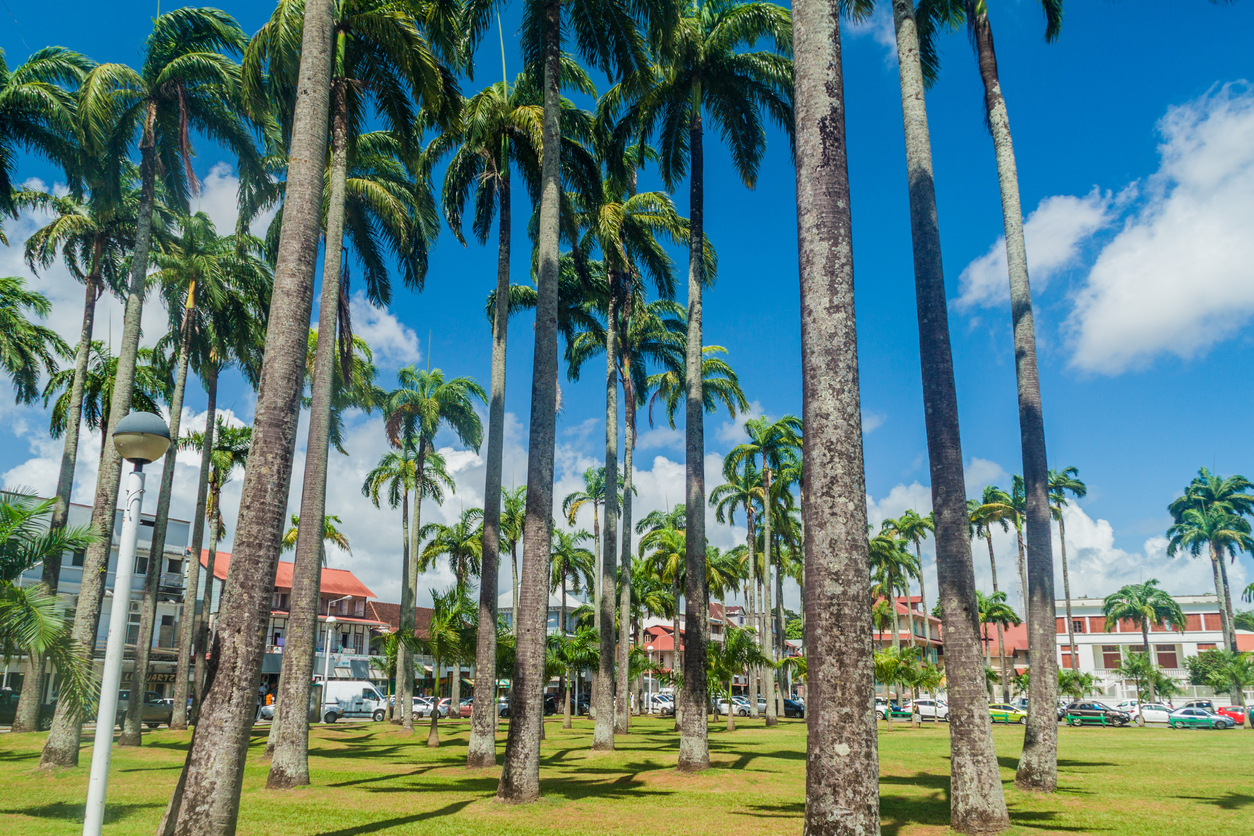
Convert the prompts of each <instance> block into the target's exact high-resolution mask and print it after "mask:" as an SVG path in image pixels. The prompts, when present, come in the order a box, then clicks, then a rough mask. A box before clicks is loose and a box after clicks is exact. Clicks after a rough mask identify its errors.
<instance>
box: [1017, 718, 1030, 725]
mask: <svg viewBox="0 0 1254 836" xmlns="http://www.w3.org/2000/svg"><path fill="white" fill-rule="evenodd" d="M1027 724H1028V718H1027V717H1020V718H1019V725H1021V726H1026V725H1027Z"/></svg>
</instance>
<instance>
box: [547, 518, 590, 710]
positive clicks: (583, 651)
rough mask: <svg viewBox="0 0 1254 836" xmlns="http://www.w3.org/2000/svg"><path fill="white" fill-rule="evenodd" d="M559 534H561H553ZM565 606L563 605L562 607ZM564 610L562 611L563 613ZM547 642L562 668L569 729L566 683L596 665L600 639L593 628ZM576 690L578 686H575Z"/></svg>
mask: <svg viewBox="0 0 1254 836" xmlns="http://www.w3.org/2000/svg"><path fill="white" fill-rule="evenodd" d="M555 533H558V534H560V533H561V532H555ZM583 551H584V552H585V553H586V554H587V555H588V556H589V557H591V556H592V553H591V552H589V551H588V550H587V549H584V550H583ZM587 572H588V573H589V580H590V579H591V573H592V564H591V562H589V563H588V566H587ZM563 606H565V605H563ZM564 611H565V610H563V612H564ZM549 641H550V642H552V643H553V644H554V645H556V648H557V656H558V658H559V659H561V661H562V663H563V665H564V667H563V668H562V672H561V677H562V684H561V686H560V687H561V694H562V706H563V708H562V728H564V729H569V728H570V727H571V723H570V689H569V688H568V687H567V685H568V683H569V682H571V681H575V682H576V683H577V681H578V678H579V676H580V675H581V673H582V672H583V671H585V670H587V669H588V668H590V667H594V666H595V665H596V663H597V655H598V654H599V653H600V652H601V648H600V639H599V638H598V637H597V631H596V629H595V628H593V627H580V628H578V629H576V630H574V631H573V632H571V633H569V634H567V633H565V632H559V633H556V634H554V635H552V636H550V637H549ZM575 687H576V688H578V687H579V686H578V684H576V686H575Z"/></svg>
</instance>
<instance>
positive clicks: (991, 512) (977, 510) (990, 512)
mask: <svg viewBox="0 0 1254 836" xmlns="http://www.w3.org/2000/svg"><path fill="white" fill-rule="evenodd" d="M967 507H968V508H969V509H970V510H969V511H968V516H969V517H970V519H971V525H972V529H973V530H974V532H975V536H976V537H983V538H984V540H985V541H986V542H987V543H988V562H989V566H990V567H991V569H992V578H993V594H994V595H996V594H997V593H998V592H999V589H998V586H997V557H996V555H995V554H994V553H993V527H994V526H997V525H1000V526H1001V530H1002V531H1009V530H1010V524H1011V521H1012V520H1013V519H1014V517H1015V516H1016V512H1015V510H1014V507H1013V506H1012V505H1011V499H1010V495H1009V494H1008V493H1006V492H1005V491H1003V490H1002V489H1001V488H999V487H997V486H996V485H987V486H985V488H984V494H983V496H982V497H981V498H980V499H979V500H975V499H972V500H968V502H967ZM997 647H998V648H999V650H1000V652H1001V659H1002V672H1001V686H1002V701H1003V702H1008V701H1009V700H1010V679H1009V677H1008V676H1007V673H1006V670H1005V660H1006V652H1005V636H1004V635H1003V631H1002V626H1001V624H1000V623H999V624H998V625H997Z"/></svg>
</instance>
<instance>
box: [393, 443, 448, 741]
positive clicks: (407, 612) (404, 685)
mask: <svg viewBox="0 0 1254 836" xmlns="http://www.w3.org/2000/svg"><path fill="white" fill-rule="evenodd" d="M416 458H417V464H416V467H415V468H414V471H415V475H416V479H415V482H416V484H417V488H416V489H415V490H414V514H413V517H414V520H413V523H412V524H411V525H410V526H409V560H408V562H406V563H405V564H404V566H403V567H402V570H403V572H404V575H403V576H402V578H401V618H400V622H401V623H400V630H401V634H402V635H405V636H412V635H413V634H414V606H415V602H416V600H417V598H418V564H419V562H420V557H419V550H418V547H419V545H421V544H420V543H419V541H418V532H419V530H420V529H421V528H422V481H423V479H424V478H425V472H426V459H427V440H426V439H425V438H421V439H419V441H418V453H417V456H416ZM400 653H401V657H400V658H401V665H400V671H401V674H400V676H401V682H400V683H399V686H398V688H397V692H398V693H399V696H398V697H397V702H400V703H401V705H402V706H404V708H403V713H402V715H401V727H402V728H403V729H404V730H405V731H406V732H407V733H408V734H413V732H414V716H413V715H414V713H413V711H412V710H411V708H410V706H412V705H413V702H414V675H415V671H414V651H413V648H411V647H409V646H407V645H403V646H402V647H401V650H400ZM432 672H433V673H434V674H435V676H436V680H437V681H436V686H437V688H436V696H437V697H438V696H439V688H438V686H439V684H440V683H439V671H436V670H433V671H432ZM437 702H438V699H437Z"/></svg>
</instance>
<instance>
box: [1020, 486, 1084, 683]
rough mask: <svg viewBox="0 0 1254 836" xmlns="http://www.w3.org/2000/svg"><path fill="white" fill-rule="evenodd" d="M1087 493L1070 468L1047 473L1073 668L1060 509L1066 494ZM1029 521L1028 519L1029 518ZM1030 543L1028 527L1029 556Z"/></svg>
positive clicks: (1064, 533)
mask: <svg viewBox="0 0 1254 836" xmlns="http://www.w3.org/2000/svg"><path fill="white" fill-rule="evenodd" d="M1088 492H1089V489H1088V486H1087V485H1085V484H1084V483H1083V482H1082V481H1080V471H1079V469H1078V468H1076V467H1074V466H1072V467H1067V468H1064V469H1062V470H1051V471H1049V504H1050V509H1051V515H1052V516H1053V518H1054V519H1056V520H1058V541H1059V543H1060V544H1061V546H1062V594H1063V597H1064V598H1066V599H1067V647H1069V648H1071V656H1072V667H1074V666H1075V661H1074V659H1075V653H1076V647H1075V624H1074V622H1073V620H1072V618H1071V578H1070V576H1069V575H1068V574H1067V526H1066V521H1065V520H1064V519H1063V516H1062V509H1063V507H1064V506H1066V505H1067V504H1068V503H1067V494H1071V495H1072V496H1074V497H1075V498H1076V499H1082V498H1084V497H1085V496H1086V495H1087V494H1088ZM1029 521H1030V518H1029ZM1031 543H1032V527H1031V525H1029V526H1028V545H1029V554H1030V549H1031Z"/></svg>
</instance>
